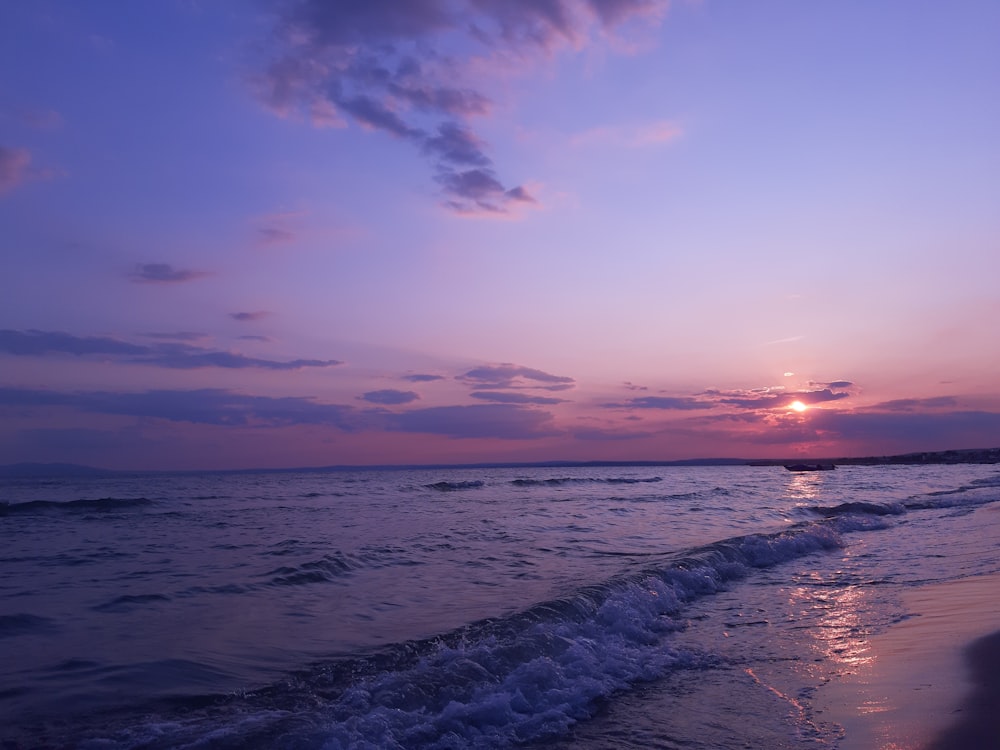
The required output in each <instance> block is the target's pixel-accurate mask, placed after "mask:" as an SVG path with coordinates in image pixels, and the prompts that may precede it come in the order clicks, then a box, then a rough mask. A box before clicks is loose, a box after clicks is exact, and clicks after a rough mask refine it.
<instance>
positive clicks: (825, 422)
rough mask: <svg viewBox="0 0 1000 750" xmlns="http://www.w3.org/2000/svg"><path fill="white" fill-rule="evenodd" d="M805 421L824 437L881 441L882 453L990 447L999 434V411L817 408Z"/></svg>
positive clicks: (872, 441) (872, 442)
mask: <svg viewBox="0 0 1000 750" xmlns="http://www.w3.org/2000/svg"><path fill="white" fill-rule="evenodd" d="M809 421H810V423H811V425H812V426H813V427H814V428H816V429H817V430H819V431H822V432H824V433H825V436H826V437H828V438H829V437H838V438H840V439H843V440H850V441H858V442H861V443H864V444H881V445H883V446H887V447H886V448H885V451H886V452H893V451H895V450H900V451H911V450H944V449H948V448H955V447H956V446H958V447H978V446H993V445H996V442H997V435H1000V414H997V413H995V412H984V411H950V412H932V413H927V412H924V413H920V412H909V411H901V412H877V411H866V412H839V411H832V410H817V411H816V412H815V413H814V414H812V415H811V417H810V420H809Z"/></svg>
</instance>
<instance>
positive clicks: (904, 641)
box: [817, 574, 1000, 750]
mask: <svg viewBox="0 0 1000 750" xmlns="http://www.w3.org/2000/svg"><path fill="white" fill-rule="evenodd" d="M903 603H904V606H905V607H906V611H907V613H909V614H910V615H911V616H910V617H908V618H907V619H905V620H903V621H901V622H899V623H897V624H895V625H893V626H891V627H890V628H889V629H888V630H887V631H886V632H885V633H882V634H880V635H877V636H875V637H873V638H872V639H871V640H870V644H869V645H870V647H871V651H872V654H873V656H874V658H873V659H872V660H871V662H870V663H868V664H866V665H864V666H863V667H861V668H859V669H858V670H857V671H856V672H854V673H853V674H849V675H844V676H843V677H842V678H840V679H836V680H833V681H831V682H830V683H828V684H827V685H825V686H824V687H823V688H822V690H821V691H820V693H819V694H818V695H817V707H818V708H820V709H821V711H822V714H823V717H824V719H825V720H827V721H833V722H835V723H837V724H840V725H841V726H842V727H843V728H844V737H843V739H842V740H841V742H840V743H839V744H838V749H839V750H958V749H959V748H961V749H962V750H997V749H998V748H1000V574H995V575H988V576H977V577H974V578H965V579H960V580H957V581H952V582H948V583H942V584H932V585H928V586H923V587H921V588H919V589H916V590H914V591H912V592H910V593H909V594H907V595H906V596H905V598H904V600H903Z"/></svg>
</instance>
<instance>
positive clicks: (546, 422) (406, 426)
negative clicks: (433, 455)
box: [386, 404, 559, 440]
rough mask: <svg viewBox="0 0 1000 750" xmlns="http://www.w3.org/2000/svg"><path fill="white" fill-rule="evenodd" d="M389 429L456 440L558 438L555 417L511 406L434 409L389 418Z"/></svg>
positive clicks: (412, 411)
mask: <svg viewBox="0 0 1000 750" xmlns="http://www.w3.org/2000/svg"><path fill="white" fill-rule="evenodd" d="M386 427H387V429H389V430H393V431H397V432H420V433H428V434H432V435H446V436H448V437H453V438H501V439H504V440H528V439H532V438H539V437H549V436H552V435H557V434H559V433H558V431H557V430H556V429H555V428H554V427H553V426H552V415H551V414H549V413H548V412H545V411H541V410H538V409H532V408H530V407H523V406H517V405H508V404H474V405H472V406H435V407H431V408H428V409H414V410H411V411H406V412H402V413H399V414H393V415H391V416H389V418H388V422H387V423H386Z"/></svg>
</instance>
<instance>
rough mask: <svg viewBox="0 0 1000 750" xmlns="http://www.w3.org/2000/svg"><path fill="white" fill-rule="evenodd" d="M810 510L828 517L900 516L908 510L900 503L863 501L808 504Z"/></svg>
mask: <svg viewBox="0 0 1000 750" xmlns="http://www.w3.org/2000/svg"><path fill="white" fill-rule="evenodd" d="M808 510H811V511H812V512H813V513H818V514H819V515H821V516H826V517H827V518H833V517H836V516H845V515H848V514H852V513H853V514H868V515H873V516H898V515H900V514H901V513H905V512H906V508H905V507H904V506H903V505H902V504H900V503H866V502H863V501H854V502H848V503H841V504H840V505H811V506H808Z"/></svg>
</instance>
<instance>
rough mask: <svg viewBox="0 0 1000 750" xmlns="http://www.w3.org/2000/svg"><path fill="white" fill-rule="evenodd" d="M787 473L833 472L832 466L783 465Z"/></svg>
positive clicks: (834, 467)
mask: <svg viewBox="0 0 1000 750" xmlns="http://www.w3.org/2000/svg"><path fill="white" fill-rule="evenodd" d="M785 468H786V469H788V470H789V471H833V470H834V469H836V468H837V467H836V466H835V465H834V464H785Z"/></svg>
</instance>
